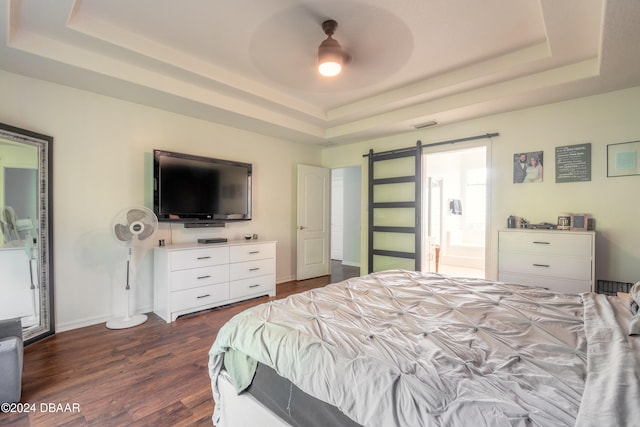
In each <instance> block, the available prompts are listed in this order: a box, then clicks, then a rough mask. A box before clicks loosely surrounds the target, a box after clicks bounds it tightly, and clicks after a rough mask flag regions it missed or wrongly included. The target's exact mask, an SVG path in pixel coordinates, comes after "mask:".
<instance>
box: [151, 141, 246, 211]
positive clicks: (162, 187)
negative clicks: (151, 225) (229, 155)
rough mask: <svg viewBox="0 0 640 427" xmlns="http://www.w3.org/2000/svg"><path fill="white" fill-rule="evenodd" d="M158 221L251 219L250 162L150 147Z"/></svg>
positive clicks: (154, 200)
mask: <svg viewBox="0 0 640 427" xmlns="http://www.w3.org/2000/svg"><path fill="white" fill-rule="evenodd" d="M153 183H154V191H153V208H154V212H155V214H156V215H157V217H158V220H159V221H175V222H191V221H207V220H208V221H216V220H219V221H221V222H227V221H233V220H249V219H251V164H250V163H241V162H234V161H229V160H221V159H214V158H209V157H202V156H194V155H190V154H183V153H174V152H171V151H162V150H153Z"/></svg>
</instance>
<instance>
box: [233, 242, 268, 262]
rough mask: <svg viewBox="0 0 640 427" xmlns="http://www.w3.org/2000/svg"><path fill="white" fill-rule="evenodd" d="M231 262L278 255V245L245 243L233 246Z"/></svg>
mask: <svg viewBox="0 0 640 427" xmlns="http://www.w3.org/2000/svg"><path fill="white" fill-rule="evenodd" d="M229 249H230V255H229V262H244V261H251V260H256V259H268V258H275V257H276V245H274V244H259V243H258V244H250V243H247V244H244V245H236V246H231V247H230V248H229Z"/></svg>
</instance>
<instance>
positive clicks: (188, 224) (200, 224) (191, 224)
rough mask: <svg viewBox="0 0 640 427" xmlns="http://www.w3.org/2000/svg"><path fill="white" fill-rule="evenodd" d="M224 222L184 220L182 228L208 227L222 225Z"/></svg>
mask: <svg viewBox="0 0 640 427" xmlns="http://www.w3.org/2000/svg"><path fill="white" fill-rule="evenodd" d="M224 226H225V224H224V222H218V221H212V222H206V221H204V222H185V223H184V228H210V227H224Z"/></svg>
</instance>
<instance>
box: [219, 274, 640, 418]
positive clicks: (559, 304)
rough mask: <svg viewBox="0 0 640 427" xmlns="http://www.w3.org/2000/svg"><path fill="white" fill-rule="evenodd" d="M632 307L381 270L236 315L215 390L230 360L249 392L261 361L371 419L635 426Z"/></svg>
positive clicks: (638, 396) (225, 332) (226, 331)
mask: <svg viewBox="0 0 640 427" xmlns="http://www.w3.org/2000/svg"><path fill="white" fill-rule="evenodd" d="M583 301H584V304H583ZM625 308H626V307H625V306H624V304H617V303H615V301H614V299H613V298H607V297H604V296H602V295H594V294H583V295H564V294H557V293H554V292H550V291H547V290H544V289H542V288H531V287H526V286H519V285H508V284H503V283H497V282H492V281H486V280H481V279H461V278H453V277H448V276H443V275H439V274H433V273H420V272H410V271H401V270H394V271H386V272H380V273H373V274H371V275H368V276H363V277H361V278H356V279H350V280H347V281H344V282H341V283H338V284H333V285H328V286H326V287H324V288H319V289H315V290H312V291H307V292H303V293H301V294H296V295H292V296H290V297H288V298H285V299H282V300H278V301H273V302H269V303H265V304H262V305H259V306H256V307H253V308H251V309H248V310H246V311H245V312H243V313H240V314H238V315H237V316H235V317H234V318H233V319H231V320H230V321H229V322H228V323H227V324H225V325H224V326H223V327H222V328H221V329H220V331H219V333H218V336H217V338H216V340H215V343H214V344H213V346H212V348H211V350H210V360H209V371H210V376H211V380H212V389H213V395H214V399H215V400H216V401H217V402H218V401H219V392H218V388H217V377H218V374H219V373H220V370H221V368H222V367H223V363H224V367H225V369H226V370H227V371H229V373H230V374H231V376H232V378H233V380H234V383H235V385H236V387H237V388H238V391H240V390H241V389H243V388H245V387H246V386H248V384H250V381H251V379H252V377H253V373H254V371H255V366H256V363H257V362H261V363H264V364H266V365H269V366H270V367H272V368H274V369H275V370H276V371H277V372H278V373H279V374H280V375H281V376H283V377H285V378H287V379H289V380H290V381H291V382H293V383H294V384H295V385H297V386H298V387H299V388H300V389H302V390H303V391H305V392H306V393H308V394H310V395H313V396H315V397H317V398H319V399H321V400H323V401H325V402H328V403H331V404H333V405H335V406H337V407H338V408H339V409H340V410H341V411H342V412H344V413H345V414H346V415H348V416H349V417H351V418H352V419H353V420H355V421H356V422H358V423H359V424H361V425H363V426H371V427H375V426H380V427H389V426H411V427H417V426H474V427H475V426H477V427H480V426H491V427H496V426H510V427H511V426H544V427H549V426H573V425H574V424H575V423H576V418H578V425H580V426H591V425H593V426H595V425H598V426H603V425H620V426H622V425H633V423H632V422H630V421H629V420H631V419H634V420H635V421H636V422H637V421H640V418H638V408H639V407H640V393H638V384H639V382H640V380H639V377H638V375H639V374H638V373H639V371H640V352H638V346H639V345H640V344H638V342H639V341H640V338H639V337H628V336H627V335H626V334H624V331H625V330H626V328H627V324H624V325H621V324H620V323H621V322H622V323H624V321H625V319H624V318H625V316H626V314H625V313H624V312H622V311H623V310H624V309H625ZM627 311H628V310H627ZM585 313H586V314H585ZM629 313H630V312H629ZM629 318H630V317H629ZM627 320H628V319H627ZM585 321H586V329H585ZM627 323H628V322H627ZM617 329H620V331H621V332H620V333H618V332H617ZM607 331H608V332H607ZM585 332H586V333H585ZM609 337H610V338H611V340H613V341H615V342H616V344H615V345H609V344H610V342H609ZM634 338H635V341H633V342H632V341H631V340H633V339H634ZM594 346H595V347H594ZM634 351H635V354H633V352H634ZM225 355H226V356H225ZM588 358H589V360H587V359H588ZM618 363H625V366H624V367H616V364H618ZM634 363H635V365H634V366H632V365H633V364H634ZM602 370H606V371H607V372H606V375H602ZM611 373H613V374H614V376H613V377H612V376H611V375H610V374H611ZM585 381H586V383H585ZM585 384H586V386H587V390H585ZM603 393H604V394H606V398H603V397H602V396H603ZM583 394H584V396H585V397H584V403H583V405H582V407H581V399H582V396H583ZM634 399H635V400H634ZM585 405H586V407H585ZM620 405H622V406H620ZM631 406H634V408H631ZM220 410H221V406H220V405H219V404H216V405H215V412H214V416H213V420H214V423H217V421H218V420H219V419H220V412H219V411H220ZM603 414H604V415H603ZM629 417H635V418H629ZM613 419H615V420H616V421H615V422H614V423H613V424H611V423H609V422H608V420H613ZM605 421H607V422H605Z"/></svg>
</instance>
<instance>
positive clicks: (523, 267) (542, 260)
mask: <svg viewBox="0 0 640 427" xmlns="http://www.w3.org/2000/svg"><path fill="white" fill-rule="evenodd" d="M498 257H499V260H498V262H499V265H500V274H502V272H515V273H519V274H525V275H529V274H530V275H536V276H544V277H558V278H566V279H574V280H591V258H582V257H579V258H578V257H560V256H548V255H534V254H521V253H504V252H501V253H500V254H499V255H498Z"/></svg>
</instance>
